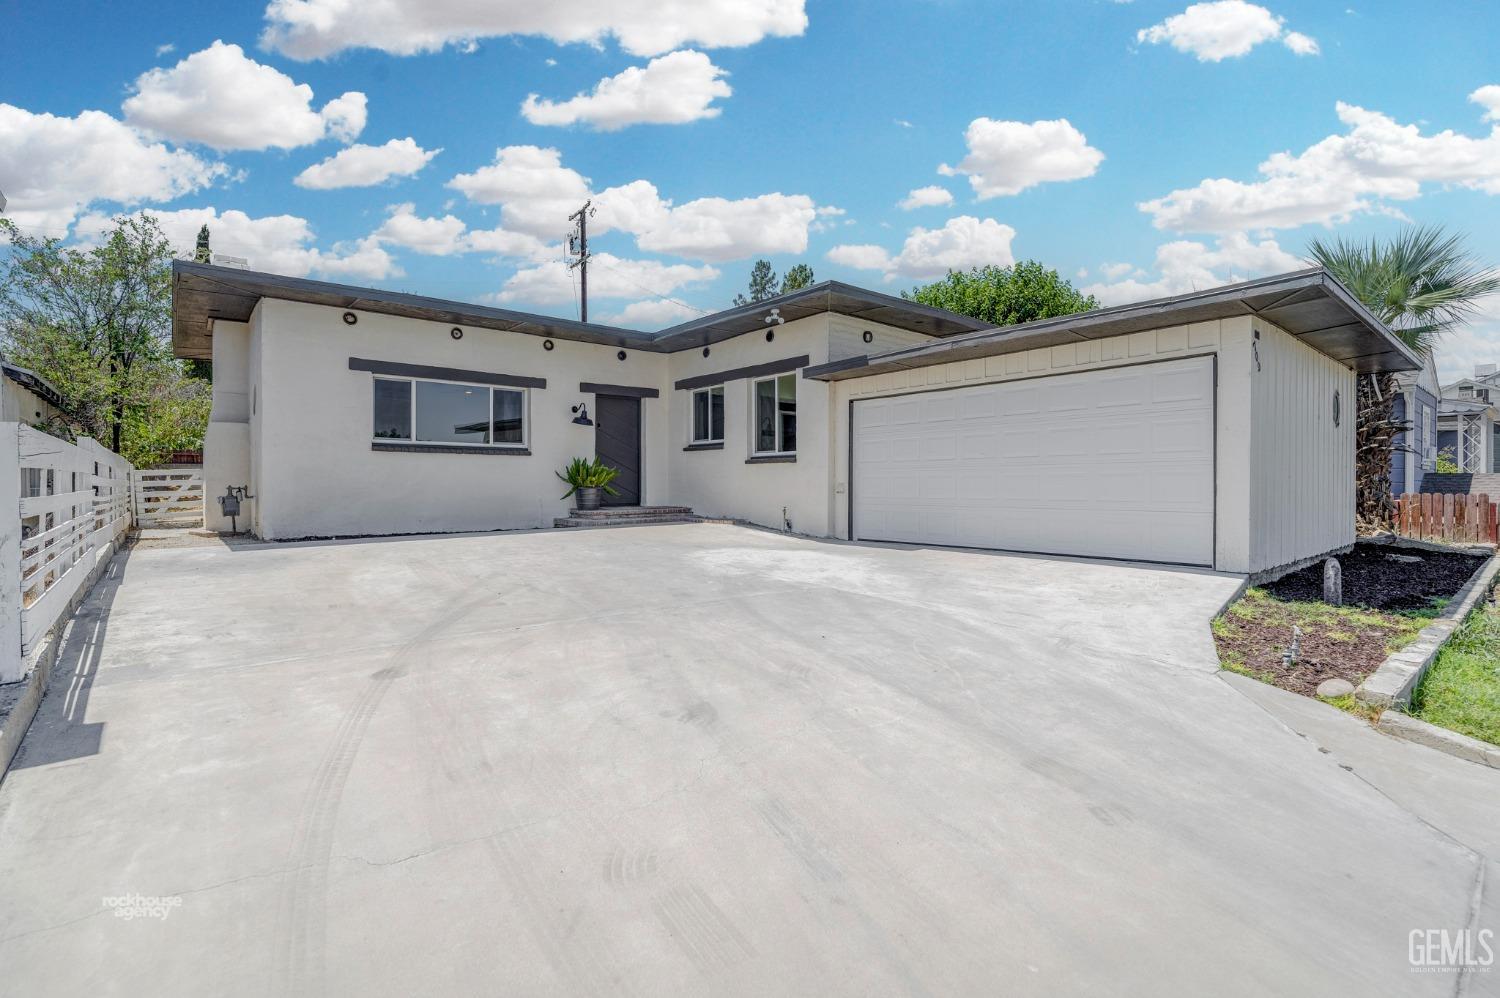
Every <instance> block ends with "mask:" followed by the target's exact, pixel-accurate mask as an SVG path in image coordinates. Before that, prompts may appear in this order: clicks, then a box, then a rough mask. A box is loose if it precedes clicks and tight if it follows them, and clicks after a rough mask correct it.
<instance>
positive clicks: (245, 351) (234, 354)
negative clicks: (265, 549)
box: [203, 321, 250, 531]
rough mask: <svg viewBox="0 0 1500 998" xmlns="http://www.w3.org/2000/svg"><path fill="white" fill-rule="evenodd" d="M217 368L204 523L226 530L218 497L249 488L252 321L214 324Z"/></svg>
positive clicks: (206, 449)
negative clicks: (229, 490)
mask: <svg viewBox="0 0 1500 998" xmlns="http://www.w3.org/2000/svg"><path fill="white" fill-rule="evenodd" d="M213 365H214V383H213V404H212V408H211V410H210V412H209V417H208V427H207V429H206V430H205V431H204V434H203V486H204V488H203V525H204V526H205V527H207V528H208V529H209V530H220V531H227V530H228V529H229V528H230V525H231V524H230V519H229V517H227V516H224V515H223V513H221V512H220V506H219V502H218V498H219V496H222V495H223V494H224V492H225V490H226V489H227V488H228V487H229V486H231V485H237V486H244V485H249V484H250V324H249V323H246V322H229V321H220V322H216V323H214V335H213ZM245 512H246V513H247V514H248V513H249V510H245ZM236 522H237V524H238V526H239V527H240V529H242V530H243V529H245V528H246V527H248V526H249V525H250V520H249V517H248V516H242V517H240V518H239V520H238V521H236Z"/></svg>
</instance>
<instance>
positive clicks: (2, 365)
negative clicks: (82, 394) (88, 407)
mask: <svg viewBox="0 0 1500 998" xmlns="http://www.w3.org/2000/svg"><path fill="white" fill-rule="evenodd" d="M0 370H3V371H4V372H5V376H6V377H7V378H9V379H10V380H12V381H14V382H15V383H16V384H18V385H20V386H21V387H22V388H25V389H26V390H27V391H29V392H31V393H32V394H34V395H35V396H36V397H37V398H39V399H41V400H42V401H43V402H46V403H47V404H48V405H50V406H51V407H52V408H54V409H56V410H57V411H58V412H60V413H62V414H63V415H64V416H66V417H67V418H68V419H69V420H72V421H73V422H77V421H78V417H77V416H75V415H74V414H73V411H72V410H71V409H69V408H68V405H67V403H66V402H64V401H63V397H62V393H61V392H59V391H58V390H57V389H56V388H54V387H53V386H52V382H50V381H48V380H47V379H46V378H44V377H42V376H41V375H40V374H37V373H36V372H35V371H32V370H29V369H27V368H24V367H21V366H20V365H19V364H12V363H11V362H10V361H8V360H7V361H0Z"/></svg>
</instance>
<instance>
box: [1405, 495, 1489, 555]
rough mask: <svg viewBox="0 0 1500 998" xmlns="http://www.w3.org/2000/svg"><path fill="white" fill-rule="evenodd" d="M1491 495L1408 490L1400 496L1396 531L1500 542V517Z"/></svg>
mask: <svg viewBox="0 0 1500 998" xmlns="http://www.w3.org/2000/svg"><path fill="white" fill-rule="evenodd" d="M1497 510H1500V507H1497V505H1496V504H1495V503H1492V502H1490V497H1489V496H1487V495H1451V494H1444V493H1438V492H1423V493H1420V494H1418V493H1412V492H1408V493H1407V494H1406V495H1403V496H1401V497H1400V498H1398V499H1397V500H1396V533H1398V534H1400V535H1401V536H1403V537H1416V538H1420V539H1422V540H1428V541H1467V542H1470V543H1479V544H1496V543H1500V518H1497Z"/></svg>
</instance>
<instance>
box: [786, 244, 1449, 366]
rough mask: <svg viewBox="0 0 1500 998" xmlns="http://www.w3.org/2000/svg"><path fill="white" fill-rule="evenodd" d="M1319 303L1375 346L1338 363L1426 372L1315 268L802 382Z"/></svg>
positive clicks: (963, 341)
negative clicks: (1328, 304) (1329, 305)
mask: <svg viewBox="0 0 1500 998" xmlns="http://www.w3.org/2000/svg"><path fill="white" fill-rule="evenodd" d="M1318 296H1326V297H1327V298H1329V299H1331V300H1332V301H1334V302H1337V304H1338V305H1339V306H1340V310H1341V311H1342V312H1343V313H1344V314H1346V315H1347V316H1348V317H1349V318H1348V320H1346V325H1357V326H1358V327H1360V329H1361V330H1362V333H1363V335H1364V337H1365V338H1367V339H1368V341H1369V349H1368V350H1366V351H1363V352H1362V353H1361V354H1360V355H1358V356H1354V357H1350V358H1347V359H1340V358H1335V359H1340V362H1341V363H1344V364H1346V365H1347V366H1349V367H1352V368H1354V369H1355V370H1356V371H1359V372H1360V373H1369V372H1377V371H1392V372H1395V371H1415V370H1420V369H1421V367H1422V362H1421V358H1419V357H1418V356H1417V355H1416V353H1414V352H1413V351H1412V350H1411V349H1410V348H1409V347H1407V346H1406V344H1404V343H1402V342H1401V340H1400V339H1398V338H1397V337H1396V335H1395V334H1394V333H1392V332H1391V331H1390V330H1389V329H1387V328H1386V327H1385V326H1384V324H1382V323H1381V322H1380V320H1379V319H1377V318H1375V316H1374V315H1373V314H1371V313H1370V311H1369V310H1368V309H1367V308H1365V307H1364V306H1363V305H1362V304H1360V303H1359V302H1358V300H1356V299H1355V298H1354V296H1353V295H1352V294H1350V293H1349V291H1348V290H1347V289H1346V288H1344V287H1343V286H1342V285H1340V284H1339V283H1338V282H1337V281H1336V280H1334V278H1333V276H1332V275H1330V274H1329V273H1328V272H1327V271H1325V270H1323V269H1322V268H1312V269H1309V270H1301V271H1296V272H1294V273H1290V274H1282V275H1279V276H1276V277H1269V278H1262V279H1260V280H1255V281H1245V282H1243V283H1240V284H1232V285H1227V286H1225V287H1220V288H1213V289H1210V290H1208V291H1200V292H1195V293H1193V294H1188V295H1179V296H1177V297H1175V298H1160V299H1155V300H1152V301H1145V302H1136V303H1133V304H1129V305H1117V306H1114V307H1111V308H1103V309H1097V310H1095V311H1092V312H1081V313H1078V314H1076V315H1066V316H1059V317H1057V318H1054V319H1040V320H1037V321H1036V322H1026V323H1022V324H1020V325H1016V326H1002V327H996V328H992V329H988V330H983V331H980V332H976V333H969V334H967V335H963V336H955V337H951V338H949V339H944V340H938V341H935V342H932V343H924V344H919V345H917V346H912V347H903V348H901V349H898V350H890V351H887V352H885V353H881V354H876V355H874V356H871V357H867V358H865V360H864V363H863V364H854V363H851V361H849V360H843V361H834V362H831V363H828V364H820V365H818V366H817V367H813V368H809V369H807V370H806V371H804V372H803V376H804V377H807V378H814V379H817V380H821V381H841V380H845V379H847V378H862V377H869V376H870V375H873V374H885V373H888V372H891V371H899V370H906V369H909V368H913V367H929V366H931V365H934V364H946V363H951V362H953V361H958V360H970V359H974V358H978V357H987V356H996V355H1000V354H1008V353H1018V352H1020V351H1023V350H1030V349H1035V348H1038V347H1048V346H1057V345H1061V344H1065V343H1080V342H1086V341H1088V340H1095V339H1103V338H1105V337H1108V336H1121V335H1125V334H1127V333H1132V332H1140V331H1144V330H1147V329H1155V328H1161V327H1165V326H1177V325H1185V324H1188V323H1192V322H1203V321H1208V320H1212V319H1222V318H1230V317H1234V316H1239V315H1252V316H1255V315H1261V314H1262V313H1263V312H1264V313H1266V314H1265V318H1266V319H1267V320H1268V321H1270V322H1272V323H1275V324H1277V325H1281V326H1282V328H1286V326H1285V325H1284V324H1282V323H1281V322H1278V321H1277V319H1276V318H1275V316H1274V314H1273V313H1274V312H1275V310H1276V308H1277V307H1278V306H1283V305H1284V303H1287V302H1290V301H1292V300H1293V299H1294V298H1295V300H1296V301H1298V302H1299V303H1305V302H1306V301H1308V300H1310V299H1311V298H1316V297H1318ZM1252 298H1255V299H1258V298H1266V299H1268V300H1267V301H1265V302H1264V303H1262V304H1260V305H1254V304H1252V303H1251V302H1250V299H1252ZM1286 307H1289V306H1286ZM1324 331H1325V330H1321V329H1302V330H1299V329H1295V328H1288V329H1287V332H1288V333H1290V334H1291V335H1293V336H1297V337H1299V338H1304V337H1305V338H1307V339H1308V341H1309V344H1310V345H1312V346H1314V347H1315V348H1316V346H1317V344H1316V337H1317V334H1318V333H1320V332H1324ZM1324 352H1326V351H1324ZM1330 356H1332V355H1331V354H1330Z"/></svg>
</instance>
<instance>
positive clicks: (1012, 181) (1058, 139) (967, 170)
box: [938, 118, 1104, 200]
mask: <svg viewBox="0 0 1500 998" xmlns="http://www.w3.org/2000/svg"><path fill="white" fill-rule="evenodd" d="M964 139H965V141H966V142H967V143H968V146H969V154H968V155H967V156H965V157H964V158H963V160H962V161H960V162H959V164H958V165H957V166H949V165H947V164H946V163H945V164H943V165H942V166H940V167H938V172H939V173H941V174H943V175H944V176H949V177H952V176H958V175H960V174H962V175H964V176H967V177H968V178H969V185H970V186H971V187H973V188H974V194H975V196H976V197H978V198H979V199H980V200H984V199H986V198H993V197H1000V196H1003V195H1009V194H1019V193H1021V192H1022V191H1024V190H1026V188H1028V187H1035V186H1036V185H1037V184H1044V183H1049V182H1052V181H1061V180H1079V179H1081V178H1083V177H1091V176H1093V175H1094V171H1096V170H1098V169H1099V164H1100V163H1102V162H1104V153H1102V152H1100V151H1099V150H1098V149H1095V148H1094V147H1093V146H1091V145H1089V143H1088V139H1087V138H1085V137H1084V134H1083V133H1082V132H1080V131H1079V130H1078V129H1076V128H1074V127H1073V125H1072V124H1070V123H1069V122H1068V120H1067V119H1066V118H1062V119H1059V120H1057V121H1033V122H1031V123H1030V124H1027V123H1026V122H1024V121H995V120H993V119H991V118H975V119H974V120H973V121H971V122H969V127H968V129H967V131H965V132H964Z"/></svg>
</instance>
